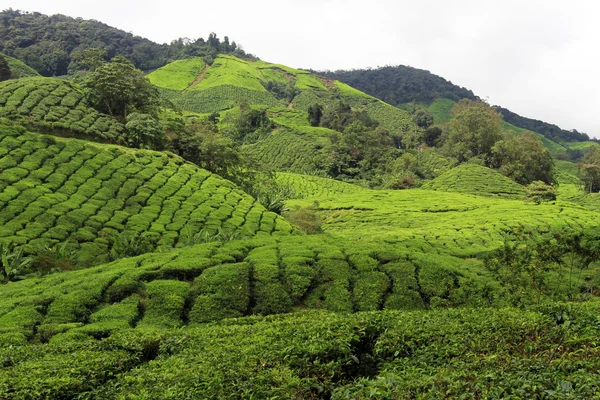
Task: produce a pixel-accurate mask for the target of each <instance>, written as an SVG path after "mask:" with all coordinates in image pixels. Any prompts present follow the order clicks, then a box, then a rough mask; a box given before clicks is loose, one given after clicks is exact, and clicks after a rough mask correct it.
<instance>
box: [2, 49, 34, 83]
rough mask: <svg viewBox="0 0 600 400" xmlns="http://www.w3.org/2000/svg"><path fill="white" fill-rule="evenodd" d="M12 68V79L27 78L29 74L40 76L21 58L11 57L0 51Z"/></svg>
mask: <svg viewBox="0 0 600 400" xmlns="http://www.w3.org/2000/svg"><path fill="white" fill-rule="evenodd" d="M0 56H2V57H3V58H4V59H5V60H6V62H7V64H8V67H9V68H10V74H11V78H12V79H18V78H25V77H28V76H40V74H38V73H37V71H36V70H34V69H33V68H31V67H29V66H28V65H26V64H25V63H24V62H22V61H21V60H17V59H16V58H14V57H9V56H7V55H6V54H2V53H0Z"/></svg>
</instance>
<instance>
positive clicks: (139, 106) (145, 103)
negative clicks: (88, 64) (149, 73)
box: [83, 56, 159, 121]
mask: <svg viewBox="0 0 600 400" xmlns="http://www.w3.org/2000/svg"><path fill="white" fill-rule="evenodd" d="M83 86H84V88H85V91H86V96H87V99H88V101H89V102H90V104H91V105H92V106H94V107H95V108H96V109H97V110H98V111H100V112H103V113H106V114H110V115H112V116H114V117H116V118H118V119H121V120H122V121H124V120H125V119H126V117H127V115H128V114H129V113H130V112H134V111H137V112H142V113H146V114H150V115H155V114H156V112H157V110H158V104H159V94H158V90H157V89H156V88H155V87H154V86H153V85H152V84H151V83H150V81H149V80H148V79H147V78H146V77H145V76H144V73H143V72H142V71H140V70H139V69H137V68H135V66H134V65H133V64H132V63H131V62H130V61H129V60H127V59H126V58H125V57H121V56H118V57H115V58H113V59H112V60H111V61H110V62H108V63H104V64H102V65H101V66H100V67H98V68H97V69H96V71H94V72H92V73H90V74H88V75H87V76H86V79H85V81H84V83H83Z"/></svg>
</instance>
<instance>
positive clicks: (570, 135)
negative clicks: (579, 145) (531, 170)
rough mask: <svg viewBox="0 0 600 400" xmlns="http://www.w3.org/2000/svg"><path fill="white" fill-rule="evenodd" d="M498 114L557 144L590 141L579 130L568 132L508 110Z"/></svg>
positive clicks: (502, 110) (499, 108)
mask: <svg viewBox="0 0 600 400" xmlns="http://www.w3.org/2000/svg"><path fill="white" fill-rule="evenodd" d="M498 112H499V113H500V114H502V117H503V118H504V120H505V121H506V122H509V123H511V124H513V125H516V126H518V127H519V128H523V129H527V130H529V131H532V132H537V133H540V134H542V135H544V136H545V137H547V138H548V139H551V140H553V141H555V142H558V143H560V142H585V141H588V140H590V138H589V136H588V135H587V134H586V133H583V132H578V131H577V130H575V129H574V130H571V131H568V130H566V129H561V128H559V127H558V126H556V125H553V124H549V123H547V122H544V121H539V120H536V119H532V118H526V117H522V116H520V115H518V114H515V113H514V112H512V111H510V110H507V109H506V108H502V107H498Z"/></svg>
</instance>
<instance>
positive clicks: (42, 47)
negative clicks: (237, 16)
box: [0, 9, 246, 76]
mask: <svg viewBox="0 0 600 400" xmlns="http://www.w3.org/2000/svg"><path fill="white" fill-rule="evenodd" d="M88 48H99V49H104V50H106V55H105V58H106V60H108V59H110V58H112V57H114V56H118V55H120V56H125V57H127V58H128V59H129V60H131V61H132V62H133V63H134V64H135V66H136V67H137V68H139V69H142V70H151V69H156V68H159V67H162V66H163V65H166V64H167V63H168V62H170V61H173V60H177V59H180V58H184V57H187V56H198V57H206V58H207V60H208V61H209V62H210V61H211V60H212V58H214V57H216V56H217V54H219V53H233V54H236V55H238V56H246V54H245V53H244V51H243V50H241V49H240V48H239V47H238V46H237V44H236V43H235V42H231V43H230V42H229V38H227V37H225V38H224V39H223V40H222V41H221V40H220V39H219V38H218V37H217V36H216V35H215V34H214V33H211V34H210V35H209V37H208V39H207V40H204V39H202V38H199V39H196V40H190V39H187V38H186V39H181V38H180V39H178V40H174V41H172V42H171V43H170V44H157V43H154V42H152V41H150V40H148V39H144V38H142V37H139V36H134V35H132V34H131V33H128V32H125V31H123V30H121V29H117V28H113V27H110V26H108V25H106V24H104V23H102V22H98V21H95V20H84V19H81V18H71V17H67V16H65V15H60V14H57V15H52V16H47V15H43V14H40V13H37V12H32V13H29V12H24V11H19V10H12V9H8V10H4V11H2V12H0V52H2V53H4V54H6V55H8V56H12V57H15V58H17V59H19V60H21V61H23V62H24V63H25V64H27V65H29V66H30V67H32V68H33V69H35V70H36V71H38V72H39V73H40V74H42V75H44V76H60V75H66V74H67V73H69V72H74V71H76V70H78V69H81V68H82V67H83V66H81V65H80V64H78V62H77V55H78V53H81V52H82V51H83V50H85V49H88Z"/></svg>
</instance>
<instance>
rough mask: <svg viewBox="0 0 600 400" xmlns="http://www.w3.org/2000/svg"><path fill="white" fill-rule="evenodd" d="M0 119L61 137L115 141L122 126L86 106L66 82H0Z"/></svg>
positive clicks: (75, 88) (79, 95) (34, 79)
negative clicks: (3, 118)
mask: <svg viewBox="0 0 600 400" xmlns="http://www.w3.org/2000/svg"><path fill="white" fill-rule="evenodd" d="M0 117H5V118H9V119H11V120H15V121H18V122H21V123H23V124H26V125H29V126H31V127H34V128H36V129H40V130H42V131H47V132H52V133H56V134H59V135H61V136H75V137H79V138H82V139H90V140H99V141H108V142H115V141H117V140H118V139H119V138H120V136H121V134H122V133H123V130H124V127H123V125H122V124H120V123H119V122H117V121H115V120H114V119H113V118H111V117H110V116H108V115H105V114H102V113H99V112H98V111H96V110H94V109H93V108H91V107H90V106H88V105H87V104H86V103H85V101H84V98H83V93H82V92H81V91H80V90H79V89H78V87H77V86H76V85H74V84H72V83H70V82H68V81H64V80H59V79H55V78H42V77H31V78H22V79H15V80H8V81H5V82H0Z"/></svg>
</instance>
